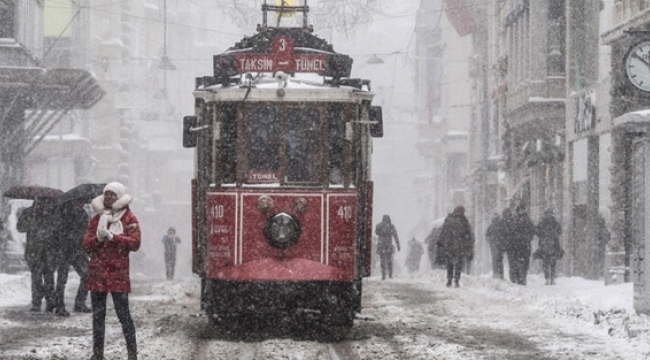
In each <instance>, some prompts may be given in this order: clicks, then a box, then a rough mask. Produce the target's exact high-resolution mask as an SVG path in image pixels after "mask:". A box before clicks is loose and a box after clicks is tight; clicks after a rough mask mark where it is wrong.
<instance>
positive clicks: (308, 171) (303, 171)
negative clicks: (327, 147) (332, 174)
mask: <svg viewBox="0 0 650 360" xmlns="http://www.w3.org/2000/svg"><path fill="white" fill-rule="evenodd" d="M285 137H286V157H285V158H286V161H287V165H286V172H285V181H286V182H303V183H304V182H307V183H315V182H319V180H320V179H319V174H320V171H319V170H320V159H321V157H320V138H321V136H320V116H319V112H318V110H317V109H314V108H292V109H288V110H287V132H286V136H285Z"/></svg>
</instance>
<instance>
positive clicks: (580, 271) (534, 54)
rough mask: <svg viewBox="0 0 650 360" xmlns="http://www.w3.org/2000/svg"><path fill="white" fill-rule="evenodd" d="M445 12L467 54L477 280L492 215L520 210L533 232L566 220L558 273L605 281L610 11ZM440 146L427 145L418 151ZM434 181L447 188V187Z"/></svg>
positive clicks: (596, 6) (455, 6)
mask: <svg viewBox="0 0 650 360" xmlns="http://www.w3.org/2000/svg"><path fill="white" fill-rule="evenodd" d="M617 3H620V2H617ZM440 4H441V5H442V8H443V9H444V15H445V17H446V18H447V19H448V20H449V23H450V24H451V26H452V27H453V28H454V29H455V30H456V32H457V33H458V34H463V35H464V36H463V39H467V40H465V41H466V44H467V45H468V46H469V51H468V53H467V57H466V58H465V59H464V60H466V61H467V64H468V66H467V68H466V69H467V72H466V75H465V76H467V81H468V84H469V92H467V93H466V95H465V96H464V97H463V98H462V99H463V100H460V101H465V102H466V103H467V104H469V106H468V109H467V112H466V113H465V114H463V116H464V117H465V118H466V120H468V121H469V125H468V126H467V128H468V130H469V133H468V138H467V145H466V146H467V149H466V151H467V154H468V155H467V169H466V176H465V178H464V183H465V184H466V198H467V199H468V201H467V204H468V206H469V207H470V208H471V210H470V215H471V217H472V222H473V225H474V227H475V231H476V235H477V249H479V254H478V258H477V262H476V269H478V270H479V271H487V269H489V267H488V266H486V262H488V261H489V260H488V259H489V254H488V249H487V246H486V244H485V241H484V239H483V234H484V232H485V229H486V228H487V226H488V223H489V220H490V218H491V216H492V214H494V213H495V212H496V213H500V212H501V211H503V209H505V208H506V207H509V206H512V207H516V206H520V207H523V208H525V209H526V210H527V211H528V213H529V215H530V216H531V218H532V220H533V221H534V222H537V221H538V220H539V218H540V217H541V214H542V213H543V212H544V211H545V210H547V209H553V210H554V211H555V214H556V216H558V217H559V218H560V219H561V221H562V225H563V229H564V234H563V239H562V243H563V246H564V248H565V250H566V251H567V252H566V253H567V255H566V256H565V257H564V259H563V260H562V263H561V265H560V271H561V272H562V273H564V274H567V275H578V276H585V277H588V278H594V279H596V278H599V277H602V276H603V275H604V272H605V271H604V264H603V261H604V252H605V250H604V246H602V241H601V240H599V235H600V229H601V227H602V228H605V227H608V228H611V224H612V221H611V219H612V218H610V211H609V208H610V205H611V199H613V198H614V196H613V195H610V190H609V188H610V186H609V185H610V181H609V176H608V175H609V167H610V164H611V163H612V161H611V160H610V158H611V156H610V154H609V152H608V151H607V149H608V148H609V144H610V142H611V140H610V139H611V138H612V136H611V121H610V119H611V117H610V116H609V112H608V111H607V107H608V105H607V104H608V102H609V93H608V89H609V80H608V74H609V68H610V64H608V63H607V62H604V61H602V59H608V57H607V56H608V55H607V54H608V49H607V47H606V46H603V45H602V44H601V43H600V42H599V33H600V31H601V27H600V24H605V26H607V24H609V22H610V21H609V20H608V19H609V17H608V16H607V15H608V11H612V9H615V8H616V7H615V6H614V5H615V4H614V3H613V0H612V1H599V0H593V1H592V0H585V1H571V0H544V1H542V0H505V1H503V0H499V1H497V0H494V1H492V0H490V1H479V0H445V1H442V2H440ZM618 5H619V6H620V4H618ZM426 6H433V5H425V3H423V5H422V9H426ZM424 11H427V10H424ZM428 11H429V12H431V10H430V9H429V10H428ZM425 34H426V33H418V38H419V39H418V40H421V41H422V43H423V44H425V43H426V44H429V45H422V46H419V48H421V49H425V48H426V47H427V46H429V47H431V46H433V45H432V44H435V42H434V41H431V40H430V39H427V38H426V37H425V36H424V35H425ZM603 63H604V65H605V66H603ZM448 66H449V67H451V66H457V64H448ZM461 67H462V68H465V67H464V66H461ZM420 68H421V69H423V68H424V65H423V64H421V66H420ZM423 104H427V106H429V107H430V106H431V105H430V104H431V102H428V103H427V102H426V101H425V102H423ZM423 107H424V106H423ZM423 114H424V110H423ZM423 118H426V114H425V115H424V116H423ZM438 133H439V132H438ZM435 139H436V137H435V136H433V137H432V136H430V135H427V139H423V140H421V141H420V142H421V143H427V142H435ZM434 153H436V154H438V156H439V155H440V154H441V152H434ZM442 153H444V151H443V152H442ZM432 173H433V174H434V175H432V176H433V177H434V178H435V177H437V176H440V177H442V178H443V180H441V181H442V182H444V181H445V180H444V179H447V176H448V175H447V174H445V173H444V171H437V170H432ZM443 192H444V193H445V194H446V195H448V193H447V189H444V190H443ZM612 216H613V214H612ZM602 224H604V225H602ZM534 245H535V244H534Z"/></svg>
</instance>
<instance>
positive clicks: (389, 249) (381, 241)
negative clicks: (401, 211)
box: [375, 215, 400, 280]
mask: <svg viewBox="0 0 650 360" xmlns="http://www.w3.org/2000/svg"><path fill="white" fill-rule="evenodd" d="M375 234H377V254H379V262H380V263H381V279H382V280H385V279H386V275H388V277H389V278H392V277H393V253H394V252H395V249H394V248H393V239H394V240H395V244H396V245H397V251H399V250H400V249H399V236H397V229H395V225H393V223H392V222H391V221H390V216H388V215H384V217H383V218H382V220H381V222H380V223H379V224H377V226H376V227H375Z"/></svg>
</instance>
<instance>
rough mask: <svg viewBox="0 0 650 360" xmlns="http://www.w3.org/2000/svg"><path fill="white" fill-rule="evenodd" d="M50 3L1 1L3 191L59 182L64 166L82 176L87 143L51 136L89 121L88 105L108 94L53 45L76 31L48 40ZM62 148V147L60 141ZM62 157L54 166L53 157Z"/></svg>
mask: <svg viewBox="0 0 650 360" xmlns="http://www.w3.org/2000/svg"><path fill="white" fill-rule="evenodd" d="M46 3H47V1H43V0H24V1H13V0H2V1H0V18H1V20H0V88H1V90H0V108H1V109H2V117H1V118H0V134H1V135H0V136H2V142H1V145H0V191H2V192H4V190H6V189H7V188H8V187H9V186H11V185H17V184H24V183H38V184H40V185H50V186H53V185H56V184H55V183H52V182H51V181H50V180H51V179H52V178H53V176H54V174H57V173H58V174H59V175H60V176H63V174H61V172H60V171H57V170H55V168H57V166H58V165H61V166H60V167H58V169H62V170H63V171H65V173H66V176H68V175H67V174H71V175H70V176H69V178H70V179H71V181H70V183H69V185H73V184H72V182H73V180H72V179H73V177H74V176H83V175H84V172H85V168H84V167H83V163H84V162H83V160H84V159H85V156H84V155H83V152H82V151H81V150H82V149H85V148H86V146H87V141H86V140H83V139H79V138H76V137H69V136H63V135H62V134H61V136H59V137H56V138H54V137H52V136H51V133H52V130H53V129H54V128H56V127H57V126H60V125H61V124H64V123H69V122H71V121H73V119H76V120H77V121H79V122H83V121H84V120H85V115H84V114H87V112H86V111H84V110H86V109H90V108H91V107H93V106H94V105H95V104H96V103H97V102H98V101H99V100H100V99H101V98H102V97H103V95H104V91H103V90H102V89H101V87H100V86H99V84H98V83H97V81H96V79H95V78H94V77H93V76H92V75H91V73H90V72H88V71H87V70H86V69H85V68H84V67H83V66H80V64H79V63H76V62H68V61H62V62H60V63H57V58H58V57H59V56H61V55H62V54H61V53H60V52H58V50H55V49H54V46H55V45H57V44H58V46H59V48H58V49H62V48H63V47H65V46H66V44H68V41H69V40H71V37H70V34H71V32H61V33H59V34H57V35H55V36H52V37H50V38H48V37H47V36H46V35H48V34H46V33H45V32H44V31H46V30H47V29H48V27H47V26H49V25H51V24H52V18H51V17H48V16H47V13H46V12H45V8H46ZM57 144H58V145H61V146H58V145H57ZM54 158H56V159H58V160H60V161H59V162H58V163H57V164H54V165H52V159H54Z"/></svg>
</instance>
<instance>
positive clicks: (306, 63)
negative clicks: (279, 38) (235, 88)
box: [235, 54, 327, 74]
mask: <svg viewBox="0 0 650 360" xmlns="http://www.w3.org/2000/svg"><path fill="white" fill-rule="evenodd" d="M235 64H236V66H237V72H238V73H246V72H276V71H284V72H287V73H293V72H304V73H319V74H321V73H324V72H325V71H327V55H321V54H308V55H307V54H306V55H294V56H293V58H287V57H283V56H277V55H276V54H240V55H237V56H236V57H235Z"/></svg>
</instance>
